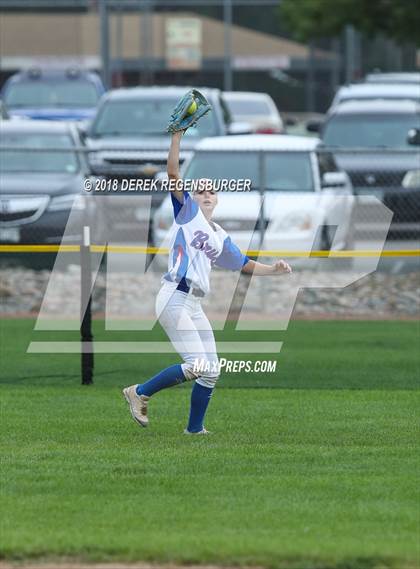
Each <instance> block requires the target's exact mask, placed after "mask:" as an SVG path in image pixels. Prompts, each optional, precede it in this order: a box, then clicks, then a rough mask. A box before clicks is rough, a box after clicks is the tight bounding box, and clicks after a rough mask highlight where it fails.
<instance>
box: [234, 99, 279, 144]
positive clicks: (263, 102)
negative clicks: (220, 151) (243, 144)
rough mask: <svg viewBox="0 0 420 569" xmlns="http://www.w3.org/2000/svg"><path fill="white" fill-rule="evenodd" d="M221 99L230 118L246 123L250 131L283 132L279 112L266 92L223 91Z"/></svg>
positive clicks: (263, 132)
mask: <svg viewBox="0 0 420 569" xmlns="http://www.w3.org/2000/svg"><path fill="white" fill-rule="evenodd" d="M223 100H224V101H225V103H226V104H227V106H228V108H229V112H230V114H231V116H232V120H233V121H234V122H237V123H248V124H249V125H250V127H251V130H252V132H255V133H259V134H280V133H282V132H284V124H283V121H282V118H281V116H280V113H279V111H278V110H277V107H276V104H275V103H274V101H273V99H272V98H271V97H270V95H267V93H252V92H250V91H225V92H224V93H223Z"/></svg>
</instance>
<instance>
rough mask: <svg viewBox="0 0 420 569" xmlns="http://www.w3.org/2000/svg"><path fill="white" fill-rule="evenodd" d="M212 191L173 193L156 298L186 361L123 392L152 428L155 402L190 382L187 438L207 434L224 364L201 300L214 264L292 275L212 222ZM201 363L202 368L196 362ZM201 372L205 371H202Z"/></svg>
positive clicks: (175, 157)
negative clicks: (250, 252)
mask: <svg viewBox="0 0 420 569" xmlns="http://www.w3.org/2000/svg"><path fill="white" fill-rule="evenodd" d="M182 134H183V133H182V132H181V131H178V132H175V133H173V134H172V140H171V146H170V149H169V156H168V163H167V171H168V177H169V179H170V180H174V181H178V180H180V175H179V147H180V141H181V138H182ZM205 182H206V186H207V187H209V189H206V190H204V191H197V192H194V195H193V196H191V195H190V194H189V193H188V192H184V191H183V190H182V189H181V190H176V191H172V192H171V200H172V205H173V210H174V224H173V226H172V229H171V231H172V234H171V242H170V253H169V262H168V272H167V273H166V274H165V275H164V276H163V278H162V288H161V289H160V291H159V293H158V295H157V298H156V314H157V317H158V319H159V322H160V324H161V325H162V327H163V328H164V330H165V332H166V334H167V335H168V337H169V339H170V340H171V342H172V344H173V346H174V348H175V350H176V351H177V352H178V353H179V355H180V356H181V358H182V359H183V363H182V364H175V365H172V366H170V367H168V368H166V369H164V370H162V371H160V372H159V373H158V374H157V375H155V376H154V377H152V378H151V379H149V380H148V381H146V382H145V383H142V384H138V385H132V386H130V387H126V388H125V389H124V390H123V394H124V397H125V398H126V400H127V402H128V404H129V408H130V412H131V415H132V417H133V419H134V420H135V421H136V422H137V423H139V424H140V425H141V426H143V427H147V425H148V423H149V418H148V404H149V400H150V397H151V396H152V395H154V394H155V393H157V392H158V391H160V390H162V389H166V388H167V387H172V386H173V385H177V384H179V383H184V382H185V381H194V386H193V389H192V393H191V406H190V414H189V420H188V425H187V428H186V429H185V431H184V433H185V434H198V435H205V434H208V431H207V430H206V429H205V427H204V425H203V421H204V416H205V414H206V410H207V407H208V404H209V401H210V397H211V395H212V392H213V389H214V387H215V384H216V381H217V379H218V377H219V362H218V358H217V351H216V344H215V340H214V335H213V330H212V328H211V325H210V322H209V320H208V318H207V316H206V315H205V313H204V311H203V309H202V306H201V299H202V298H204V297H205V296H206V295H207V294H208V293H209V289H210V286H209V276H210V271H211V269H212V267H213V266H214V265H217V266H219V267H222V268H225V269H230V270H233V271H242V272H244V273H253V274H255V275H261V276H264V275H273V274H275V273H290V272H291V268H290V266H289V265H288V264H287V263H286V262H285V261H278V262H276V263H275V264H274V265H266V264H263V263H259V262H256V261H253V260H250V259H249V258H248V257H247V256H246V255H243V254H242V253H241V252H240V250H239V249H238V247H237V246H236V245H235V244H234V243H233V242H232V241H231V239H230V237H229V236H228V235H227V233H226V232H225V231H224V230H223V229H222V228H221V227H220V226H219V225H217V224H216V223H214V222H213V221H212V219H211V218H212V215H213V211H214V208H215V207H216V205H217V194H216V193H215V192H214V191H213V190H212V189H211V182H210V181H209V180H205ZM198 362H199V366H197V363H198ZM197 367H199V368H200V370H204V371H197Z"/></svg>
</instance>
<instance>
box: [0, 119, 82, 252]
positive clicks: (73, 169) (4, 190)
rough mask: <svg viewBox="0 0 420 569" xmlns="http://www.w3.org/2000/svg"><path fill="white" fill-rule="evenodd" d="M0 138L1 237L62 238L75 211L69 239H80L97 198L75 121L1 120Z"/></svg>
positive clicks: (24, 239)
mask: <svg viewBox="0 0 420 569" xmlns="http://www.w3.org/2000/svg"><path fill="white" fill-rule="evenodd" d="M0 143H1V147H0V243H5V244H7V243H10V244H13V243H45V244H48V243H60V242H61V240H62V238H63V234H64V231H65V229H66V226H67V222H68V220H69V216H70V213H71V215H72V221H71V225H70V226H69V227H67V233H66V240H68V241H70V242H72V241H76V242H78V241H79V239H80V235H81V232H80V228H81V225H82V223H83V222H84V220H87V219H89V221H90V220H91V219H93V218H91V217H88V216H90V212H91V208H92V206H93V203H92V200H90V199H89V197H85V195H83V183H84V180H85V178H86V176H87V174H88V168H87V164H86V163H85V160H84V156H83V154H82V153H81V154H80V155H78V153H77V152H76V151H75V150H74V147H75V146H76V147H77V146H80V141H79V138H78V132H77V130H76V128H75V127H74V125H72V124H70V123H64V122H59V123H56V122H52V121H19V120H9V121H2V122H1V123H0ZM85 222H86V221H85ZM72 231H73V233H72Z"/></svg>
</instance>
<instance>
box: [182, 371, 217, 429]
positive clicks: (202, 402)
mask: <svg viewBox="0 0 420 569" xmlns="http://www.w3.org/2000/svg"><path fill="white" fill-rule="evenodd" d="M212 393H213V389H212V388H210V387H204V386H203V385H200V384H199V383H197V382H195V383H194V387H193V388H192V392H191V408H190V418H189V421H188V427H187V430H188V431H189V432H190V433H198V432H199V431H201V430H202V429H203V420H204V415H205V414H206V411H207V407H208V405H209V403H210V397H211V394H212Z"/></svg>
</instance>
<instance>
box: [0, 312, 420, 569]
mask: <svg viewBox="0 0 420 569" xmlns="http://www.w3.org/2000/svg"><path fill="white" fill-rule="evenodd" d="M33 324H34V323H33V321H28V320H4V321H2V322H1V324H0V333H1V334H0V339H1V346H2V351H1V356H2V360H1V378H2V385H1V444H2V461H1V468H2V472H1V488H0V490H1V518H0V520H1V521H0V524H1V527H0V529H1V532H0V534H1V556H2V557H3V558H6V559H37V560H48V559H60V558H64V557H65V558H67V559H68V558H69V557H70V558H74V559H78V560H87V561H93V560H104V561H110V560H119V561H135V560H144V561H154V562H168V561H173V562H178V563H215V564H221V565H227V564H235V565H236V564H238V565H245V564H254V565H255V564H257V565H263V566H266V567H270V568H271V567H272V568H277V569H281V568H287V569H291V568H293V569H314V568H317V569H373V568H376V567H378V568H379V567H381V568H384V567H392V568H395V569H402V568H410V569H413V568H414V567H418V566H419V565H420V564H419V549H418V529H419V506H418V504H419V502H418V498H419V495H418V494H419V493H418V467H419V460H418V456H419V455H418V447H417V448H416V443H417V440H418V430H417V426H416V420H417V416H418V413H417V411H418V403H419V396H418V392H417V391H416V383H417V382H418V379H419V376H420V357H419V353H418V349H417V348H418V340H419V339H420V336H419V324H418V323H415V322H291V324H290V327H289V330H288V331H287V332H282V333H273V332H270V335H269V339H270V340H273V339H277V336H278V339H279V340H283V341H284V342H285V343H284V347H283V350H282V352H281V354H280V356H279V357H278V368H277V372H276V374H274V375H273V376H272V377H271V376H270V377H261V376H258V375H255V374H249V375H248V376H244V375H241V376H240V377H236V376H234V374H232V375H230V376H229V377H224V378H222V379H221V380H220V386H219V387H218V389H217V390H216V392H215V394H214V398H213V401H212V403H211V406H210V409H209V413H208V418H207V422H206V426H207V427H208V428H209V429H211V430H212V431H214V434H213V435H211V436H209V437H185V436H183V435H182V434H181V433H182V430H183V428H184V426H185V421H186V417H187V413H188V400H189V392H190V388H191V386H190V385H186V386H181V387H177V388H174V389H172V390H168V391H164V392H162V393H160V394H159V395H158V396H156V398H155V399H154V400H153V402H152V404H151V426H150V428H149V429H141V428H140V427H138V426H137V425H136V424H135V423H134V422H133V421H132V419H131V417H130V415H129V413H128V410H127V405H126V403H125V401H124V400H123V398H122V396H121V388H122V387H123V386H125V385H127V384H131V383H135V382H138V381H142V380H143V379H144V378H145V377H147V376H149V375H152V374H153V373H155V372H156V371H158V369H159V368H160V367H162V366H164V365H169V364H170V363H173V362H175V361H178V360H177V358H176V356H175V357H174V356H172V355H170V354H168V355H158V356H153V355H149V356H142V355H123V354H118V355H115V354H114V355H112V354H109V355H103V356H98V357H97V358H96V364H95V365H96V373H97V375H96V379H95V385H94V386H81V385H80V384H79V383H80V379H79V367H80V363H79V357H78V356H75V355H60V354H57V355H54V354H47V355H32V354H26V353H25V351H26V348H27V345H28V342H29V341H30V340H31V339H44V340H45V339H48V338H51V339H59V338H62V339H63V338H65V339H75V340H76V339H77V334H75V333H49V332H37V333H34V332H32V328H33ZM95 331H96V332H95V335H96V337H97V338H100V339H102V340H105V339H108V338H111V337H112V339H114V340H115V339H116V338H118V339H127V338H130V339H131V340H132V339H133V333H131V334H130V333H123V332H121V333H112V334H111V333H106V332H105V331H104V330H103V323H101V322H96V323H95ZM238 334H239V333H238ZM241 334H242V335H241V336H240V337H241V338H244V339H246V338H247V336H249V337H255V335H256V334H255V333H252V336H251V333H249V334H247V333H245V332H242V333H241ZM160 335H161V332H160V331H156V332H153V334H150V333H149V335H148V336H149V339H150V337H153V338H157V337H160ZM233 335H234V332H233V331H232V330H229V331H227V332H226V333H220V334H218V337H219V339H227V338H232V337H233ZM58 336H59V338H58ZM134 336H136V333H134ZM137 336H140V334H137ZM137 336H136V337H137ZM261 337H262V336H260V339H261ZM235 339H237V335H236V336H235ZM241 357H243V356H240V355H235V356H234V358H233V359H240V358H241ZM267 358H269V359H271V356H267ZM246 359H249V358H248V356H246ZM223 386H224V387H226V388H223ZM246 386H248V387H249V388H247V387H246ZM233 387H236V388H235V389H233ZM252 387H259V389H252ZM274 387H278V388H277V389H275V388H274Z"/></svg>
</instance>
